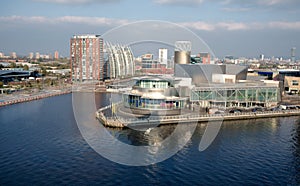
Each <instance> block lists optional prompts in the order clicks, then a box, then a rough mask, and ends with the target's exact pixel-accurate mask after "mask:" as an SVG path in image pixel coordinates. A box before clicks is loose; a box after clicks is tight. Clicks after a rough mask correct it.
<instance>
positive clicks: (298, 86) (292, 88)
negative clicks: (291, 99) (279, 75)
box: [284, 76, 300, 94]
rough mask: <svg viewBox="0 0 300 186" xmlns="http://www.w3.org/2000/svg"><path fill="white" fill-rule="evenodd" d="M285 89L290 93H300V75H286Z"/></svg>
mask: <svg viewBox="0 0 300 186" xmlns="http://www.w3.org/2000/svg"><path fill="white" fill-rule="evenodd" d="M284 90H285V91H286V92H288V93H294V94H299V92H300V77H293V76H285V77H284Z"/></svg>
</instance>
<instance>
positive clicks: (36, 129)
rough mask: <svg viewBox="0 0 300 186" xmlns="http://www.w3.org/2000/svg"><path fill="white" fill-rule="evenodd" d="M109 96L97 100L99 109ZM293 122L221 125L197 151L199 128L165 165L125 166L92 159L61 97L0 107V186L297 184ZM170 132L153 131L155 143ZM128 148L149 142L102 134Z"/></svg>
mask: <svg viewBox="0 0 300 186" xmlns="http://www.w3.org/2000/svg"><path fill="white" fill-rule="evenodd" d="M108 99H109V98H108V96H106V95H103V94H99V95H97V99H96V101H97V102H98V103H99V105H98V106H100V105H102V104H103V105H106V104H107V101H108ZM299 123H300V118H299V117H289V118H270V119H258V120H249V121H238V122H224V124H223V125H222V128H221V131H220V132H219V134H218V136H217V138H216V140H215V141H214V142H213V144H212V145H211V146H210V147H209V148H208V149H207V150H206V151H204V152H199V151H198V145H199V142H200V140H201V136H202V134H203V132H204V130H205V124H198V126H197V128H196V131H195V133H194V135H193V137H192V139H191V140H190V141H189V142H188V144H187V145H186V146H185V147H184V148H183V149H182V150H181V151H179V153H177V154H176V155H174V156H173V157H171V158H170V159H168V160H166V161H164V162H161V163H157V164H154V165H150V166H143V167H130V166H125V165H120V164H117V163H114V162H111V161H109V160H107V159H105V158H103V157H101V156H100V155H98V154H97V153H96V152H95V151H94V150H93V149H92V148H91V147H89V145H88V144H87V143H86V142H85V140H84V139H83V137H82V136H81V134H80V132H79V129H78V127H77V125H76V122H75V119H74V114H73V110H72V96H71V95H64V96H59V97H51V98H47V99H43V100H38V101H33V102H29V103H22V104H17V105H12V106H8V107H3V108H0V185H119V184H124V185H141V184H146V185H150V184H156V185H168V184H173V185H174V184H178V185H179V184H181V185H187V184H190V185H227V184H231V185H241V184H244V185H254V184H255V185H263V184H266V185H287V184H288V185H300V124H299ZM174 127H175V126H164V127H160V128H158V129H156V132H157V133H158V134H161V137H162V138H163V137H165V136H166V134H168V131H169V132H170V131H172V130H173V129H174ZM109 130H110V132H111V133H112V134H113V135H115V136H116V137H117V138H118V139H120V140H121V141H123V142H126V143H128V144H134V145H143V144H144V143H147V142H148V141H151V138H150V137H147V136H145V135H141V133H140V132H135V131H132V130H129V129H127V130H115V129H109Z"/></svg>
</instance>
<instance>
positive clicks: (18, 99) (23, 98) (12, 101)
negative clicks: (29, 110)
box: [0, 90, 72, 107]
mask: <svg viewBox="0 0 300 186" xmlns="http://www.w3.org/2000/svg"><path fill="white" fill-rule="evenodd" d="M71 92H72V91H71V90H65V91H58V92H50V93H41V94H37V95H28V96H17V97H15V98H13V99H9V100H4V101H1V102H0V107H1V106H7V105H13V104H17V103H23V102H28V101H33V100H39V99H43V98H47V97H52V96H59V95H63V94H69V93H71Z"/></svg>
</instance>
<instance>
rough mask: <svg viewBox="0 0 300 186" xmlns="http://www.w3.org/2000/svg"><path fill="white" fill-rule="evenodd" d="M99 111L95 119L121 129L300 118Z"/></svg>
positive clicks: (281, 114) (292, 112)
mask: <svg viewBox="0 0 300 186" xmlns="http://www.w3.org/2000/svg"><path fill="white" fill-rule="evenodd" d="M108 108H109V106H108V107H106V108H104V109H99V110H98V111H97V112H96V118H97V119H98V120H99V121H100V122H101V123H102V124H103V125H104V126H107V127H113V128H123V127H132V126H134V127H136V126H145V127H147V126H148V127H149V126H150V127H151V126H158V125H169V124H186V123H195V122H208V121H228V120H245V119H257V118H271V117H288V116H300V110H282V111H266V112H247V113H246V112H245V113H233V114H231V113H228V114H212V115H210V114H206V115H195V114H193V115H179V116H150V117H149V118H143V119H138V118H134V117H126V118H125V117H105V115H104V114H103V112H102V111H103V110H105V109H108Z"/></svg>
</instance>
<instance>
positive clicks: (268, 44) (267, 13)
mask: <svg viewBox="0 0 300 186" xmlns="http://www.w3.org/2000/svg"><path fill="white" fill-rule="evenodd" d="M299 15H300V1H299V0H1V2H0V52H3V53H5V54H7V55H9V53H11V52H16V53H17V54H18V55H28V54H29V52H40V53H42V54H49V53H51V54H53V53H54V51H56V50H58V51H59V52H60V54H61V55H62V56H65V57H68V56H69V42H70V38H71V37H72V36H73V35H76V34H86V33H87V34H100V35H102V34H105V33H106V32H108V31H109V30H111V29H114V28H116V27H120V26H121V25H126V24H131V23H134V22H137V21H138V22H139V21H144V20H156V21H164V22H171V23H174V24H178V25H180V26H183V27H186V28H187V29H189V30H190V31H192V32H194V33H195V34H196V35H197V36H199V37H200V38H201V39H202V40H203V41H204V42H205V43H206V44H207V45H208V46H209V48H210V49H211V50H212V51H213V52H214V54H215V56H216V57H220V58H222V57H224V56H226V55H233V56H236V57H257V58H258V57H259V55H260V54H264V55H265V56H268V57H272V56H275V57H285V58H286V57H289V56H290V53H291V48H292V47H296V48H297V49H296V57H297V58H298V59H299V58H300V16H299ZM171 32H172V31H171ZM157 34H158V35H159V34H160V33H159V31H157ZM170 34H172V33H170ZM124 37H125V36H124ZM145 37H146V36H145ZM199 50H201V49H199Z"/></svg>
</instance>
